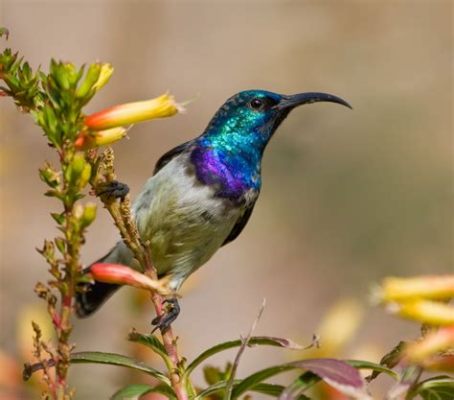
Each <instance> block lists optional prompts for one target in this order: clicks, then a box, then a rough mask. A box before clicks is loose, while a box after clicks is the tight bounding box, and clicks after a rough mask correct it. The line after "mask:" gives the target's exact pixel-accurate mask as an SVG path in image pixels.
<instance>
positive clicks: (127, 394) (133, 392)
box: [110, 384, 176, 400]
mask: <svg viewBox="0 0 454 400" xmlns="http://www.w3.org/2000/svg"><path fill="white" fill-rule="evenodd" d="M147 393H161V394H163V395H165V396H166V397H167V398H168V399H176V396H175V392H174V391H173V390H172V389H171V388H170V387H169V386H164V385H158V386H154V387H153V386H150V385H145V384H132V385H128V386H125V387H123V388H121V389H120V390H118V391H117V392H115V393H114V394H113V395H112V397H111V398H110V400H138V399H140V397H141V396H143V395H145V394H147Z"/></svg>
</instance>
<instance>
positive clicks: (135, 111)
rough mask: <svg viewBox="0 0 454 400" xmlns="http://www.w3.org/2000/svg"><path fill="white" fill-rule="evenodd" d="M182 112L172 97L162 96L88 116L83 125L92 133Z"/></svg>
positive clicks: (110, 108)
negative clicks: (92, 131)
mask: <svg viewBox="0 0 454 400" xmlns="http://www.w3.org/2000/svg"><path fill="white" fill-rule="evenodd" d="M182 111H184V109H183V107H182V106H181V105H179V104H177V103H176V102H175V100H174V98H173V96H171V95H169V94H167V93H166V94H163V95H162V96H159V97H156V98H154V99H151V100H145V101H137V102H134V103H126V104H121V105H118V106H113V107H109V108H106V109H105V110H102V111H99V112H96V113H94V114H91V115H88V116H87V117H86V118H85V125H86V126H87V127H88V128H89V129H91V130H94V131H99V130H104V129H109V128H115V127H119V126H124V125H130V124H134V123H136V122H143V121H147V120H151V119H155V118H165V117H171V116H172V115H175V114H176V113H178V112H182Z"/></svg>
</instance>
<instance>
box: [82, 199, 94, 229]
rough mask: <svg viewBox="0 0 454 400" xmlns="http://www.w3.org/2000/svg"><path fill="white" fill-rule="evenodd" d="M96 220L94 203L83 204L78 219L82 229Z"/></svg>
mask: <svg viewBox="0 0 454 400" xmlns="http://www.w3.org/2000/svg"><path fill="white" fill-rule="evenodd" d="M95 218H96V204H95V203H87V204H85V207H84V211H83V213H82V216H81V218H80V223H81V225H82V227H83V228H86V227H87V226H88V225H90V224H91V223H92V222H93V221H94V220H95Z"/></svg>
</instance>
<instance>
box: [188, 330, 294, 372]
mask: <svg viewBox="0 0 454 400" xmlns="http://www.w3.org/2000/svg"><path fill="white" fill-rule="evenodd" d="M241 344H242V341H241V340H240V339H238V340H231V341H228V342H224V343H220V344H217V345H215V346H213V347H210V348H209V349H207V350H205V351H204V352H203V353H201V354H200V355H199V356H197V358H195V359H194V360H193V361H192V362H191V363H190V364H189V365H188V366H187V368H186V372H185V374H186V375H187V376H189V375H190V374H191V372H192V371H193V370H194V369H195V368H197V367H198V366H199V365H200V364H201V363H202V362H204V361H205V360H206V359H207V358H210V357H211V356H213V355H215V354H217V353H220V352H221V351H225V350H229V349H233V348H235V347H240V346H241ZM257 345H259V346H276V347H283V348H287V349H294V350H301V349H302V348H303V347H302V346H300V345H299V344H297V343H295V342H292V341H291V340H289V339H283V338H277V337H272V336H252V337H251V338H250V339H249V342H248V346H249V347H252V346H257Z"/></svg>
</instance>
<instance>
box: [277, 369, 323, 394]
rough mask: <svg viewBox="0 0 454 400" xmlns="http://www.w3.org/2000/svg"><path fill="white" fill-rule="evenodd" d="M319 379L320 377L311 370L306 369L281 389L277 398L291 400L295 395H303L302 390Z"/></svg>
mask: <svg viewBox="0 0 454 400" xmlns="http://www.w3.org/2000/svg"><path fill="white" fill-rule="evenodd" d="M320 380H321V378H320V377H319V376H317V375H315V374H314V373H313V372H310V371H307V372H305V373H304V374H302V375H300V376H299V377H298V378H297V379H296V380H295V381H293V382H292V383H291V384H290V385H289V386H287V387H286V388H285V390H283V391H282V393H281V395H280V397H279V400H293V399H295V398H296V397H297V396H304V395H303V394H302V392H304V391H306V390H308V389H309V388H311V387H312V386H314V385H315V384H316V383H318V382H320ZM303 398H304V397H303Z"/></svg>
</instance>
